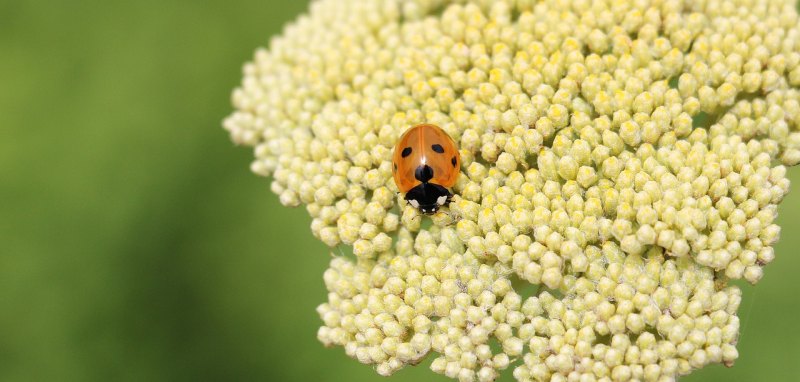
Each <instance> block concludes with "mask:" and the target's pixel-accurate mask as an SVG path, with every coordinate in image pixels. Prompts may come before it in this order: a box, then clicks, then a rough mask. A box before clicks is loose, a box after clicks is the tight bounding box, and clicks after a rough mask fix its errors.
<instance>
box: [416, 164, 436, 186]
mask: <svg viewBox="0 0 800 382" xmlns="http://www.w3.org/2000/svg"><path fill="white" fill-rule="evenodd" d="M414 178H416V179H417V180H418V181H420V182H422V183H427V182H428V181H429V180H431V179H433V169H432V168H431V167H430V166H428V165H426V164H424V165H422V166H419V167H417V169H416V170H414Z"/></svg>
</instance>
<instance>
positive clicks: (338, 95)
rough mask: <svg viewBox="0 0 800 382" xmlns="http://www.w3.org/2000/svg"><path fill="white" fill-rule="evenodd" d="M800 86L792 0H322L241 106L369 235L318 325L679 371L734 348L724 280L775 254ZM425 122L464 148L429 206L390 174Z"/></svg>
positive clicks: (309, 183)
mask: <svg viewBox="0 0 800 382" xmlns="http://www.w3.org/2000/svg"><path fill="white" fill-rule="evenodd" d="M798 85H800V24H799V19H798V14H797V11H796V10H795V5H794V3H793V2H792V1H784V0H769V1H752V0H730V1H729V0H699V1H690V0H685V1H681V0H631V1H624V0H598V1H589V0H574V1H566V0H544V1H532V0H505V1H489V0H482V1H480V0H479V1H443V0H402V1H401V0H380V1H375V0H319V1H316V2H314V3H313V4H312V7H311V10H310V12H309V14H307V15H303V16H301V17H300V18H299V19H298V20H297V21H296V22H294V23H293V24H290V25H289V26H288V27H287V28H286V30H285V32H284V33H283V34H282V35H281V36H279V37H276V38H274V39H273V40H272V41H271V44H270V48H269V49H268V50H267V49H264V50H259V51H257V53H256V56H255V59H254V60H253V62H251V63H248V64H246V65H245V69H244V80H243V82H242V85H241V87H240V88H238V89H236V90H235V91H234V94H233V103H234V106H235V108H236V111H235V112H234V113H233V114H232V115H231V116H230V117H229V118H227V119H226V120H225V122H224V126H225V128H226V129H227V130H228V131H229V132H230V135H231V137H232V139H233V141H234V142H236V143H239V144H244V145H248V146H253V147H254V148H255V155H256V159H255V161H254V162H253V163H252V170H253V171H254V172H255V173H257V174H260V175H264V176H272V178H273V181H272V190H273V191H274V192H275V193H277V194H278V195H279V196H280V201H281V202H282V203H283V204H284V205H287V206H300V205H303V206H305V208H306V209H307V211H308V213H309V214H310V215H311V216H312V218H313V221H312V224H311V230H312V232H313V234H314V236H316V237H317V238H319V239H320V240H321V241H323V242H324V243H325V244H327V245H328V246H330V247H337V246H348V247H351V248H352V252H353V253H354V254H355V259H354V260H351V259H348V258H346V257H336V258H335V259H334V260H332V262H331V266H330V268H329V269H328V270H327V271H326V272H325V275H324V280H325V284H326V285H327V287H328V289H329V291H330V293H329V295H328V301H327V302H326V303H324V304H322V305H320V307H319V308H318V312H319V315H320V317H321V318H322V321H323V322H324V325H323V326H322V327H321V328H320V330H319V333H318V337H319V339H320V341H322V342H323V343H324V344H326V345H339V346H342V347H344V350H345V351H346V352H347V354H348V355H350V356H351V357H353V358H355V359H357V360H359V361H360V362H363V363H366V364H372V365H375V367H376V369H377V372H378V373H380V374H381V375H390V374H392V373H393V372H395V371H396V370H398V369H400V368H402V367H403V366H406V365H414V364H417V363H419V362H421V360H422V359H424V358H426V357H427V356H432V357H434V358H435V359H434V360H433V363H432V364H431V369H432V370H433V371H434V372H437V373H441V374H444V375H446V376H448V377H451V378H457V379H458V380H460V381H492V380H494V379H496V378H497V377H498V375H499V373H500V372H501V371H502V370H504V369H507V368H512V369H513V372H512V373H513V375H514V377H515V378H516V379H517V380H519V381H543V380H552V381H567V380H569V381H595V380H596V381H609V380H613V381H626V380H647V381H660V380H674V379H675V378H676V377H677V376H679V375H685V374H688V373H689V372H691V371H692V370H694V369H698V368H701V367H703V366H705V365H708V364H710V363H724V364H726V365H729V366H730V365H732V364H733V362H734V361H735V359H736V358H737V356H738V353H737V350H736V347H735V345H736V341H737V337H738V333H739V319H738V317H737V315H736V313H737V309H738V306H739V303H740V300H741V291H740V290H739V289H738V288H737V287H736V286H731V285H728V281H729V280H736V279H744V280H747V281H748V282H750V283H756V282H757V281H758V280H760V279H761V277H762V276H763V267H764V266H765V265H766V264H768V263H769V262H771V261H772V260H773V258H774V256H775V254H774V251H773V244H774V243H775V242H776V241H777V239H778V236H779V232H780V229H779V227H778V226H777V225H776V224H775V223H774V220H775V218H776V216H777V205H778V204H779V203H780V202H781V200H782V199H783V197H784V196H785V195H786V194H787V192H788V191H789V180H788V179H787V178H786V171H787V166H793V165H796V164H798V163H799V162H800V90H798ZM419 123H433V124H436V125H438V126H440V127H442V128H443V129H444V130H445V131H446V132H447V133H448V134H450V135H451V136H452V137H453V139H454V140H455V141H456V142H457V143H458V144H459V147H460V154H461V158H462V162H463V163H462V168H461V171H462V173H461V175H460V178H459V181H458V182H457V184H456V185H455V186H454V188H453V191H454V193H455V194H456V196H455V198H454V201H453V202H452V203H451V205H450V208H449V209H445V210H444V212H442V213H439V214H437V215H434V216H433V217H431V218H430V219H431V220H433V224H429V223H430V220H429V218H428V217H422V216H420V214H419V212H418V211H417V210H415V209H414V208H413V207H411V206H408V205H406V204H405V203H404V202H403V199H402V195H398V193H397V188H396V186H395V184H394V182H393V180H392V172H391V154H392V149H393V147H394V144H395V142H396V140H397V138H398V137H399V136H400V135H401V134H402V133H403V132H404V131H405V130H406V129H408V128H409V127H410V126H413V125H415V124H419ZM431 353H434V354H431Z"/></svg>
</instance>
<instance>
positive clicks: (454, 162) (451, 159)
mask: <svg viewBox="0 0 800 382" xmlns="http://www.w3.org/2000/svg"><path fill="white" fill-rule="evenodd" d="M450 163H452V164H453V167H456V157H455V156H453V157H452V158H450Z"/></svg>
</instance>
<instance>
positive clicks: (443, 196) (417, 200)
mask: <svg viewBox="0 0 800 382" xmlns="http://www.w3.org/2000/svg"><path fill="white" fill-rule="evenodd" d="M452 196H453V195H452V194H451V193H450V191H447V189H446V188H444V187H442V186H440V185H438V184H433V183H420V184H418V185H417V186H416V187H414V188H412V189H411V190H409V191H408V193H406V201H407V202H408V203H409V204H411V206H413V207H414V208H416V209H418V210H419V211H420V212H422V213H423V214H426V215H431V214H434V213H436V211H438V210H439V208H440V207H441V206H443V205H445V204H447V202H449V201H450V198H451V197H452Z"/></svg>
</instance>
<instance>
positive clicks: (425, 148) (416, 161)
mask: <svg viewBox="0 0 800 382" xmlns="http://www.w3.org/2000/svg"><path fill="white" fill-rule="evenodd" d="M460 165H461V157H460V156H459V154H458V148H457V147H456V144H455V142H453V139H452V138H450V136H449V135H447V133H445V132H444V130H442V129H441V128H439V127H438V126H436V125H429V124H422V125H416V126H414V127H412V128H410V129H408V131H406V132H405V133H404V134H403V136H401V137H400V141H399V142H397V146H395V148H394V155H393V157H392V173H393V175H394V182H395V183H396V184H397V188H399V189H400V192H404V193H406V197H405V199H406V201H408V203H409V204H411V205H412V206H414V208H417V209H419V210H420V211H421V212H422V213H424V214H427V215H430V214H433V213H435V212H436V211H437V210H438V209H439V208H440V207H441V206H443V205H446V204H447V203H448V202H450V199H451V198H452V197H453V194H451V193H450V191H449V190H448V188H449V187H452V186H453V184H455V182H456V179H458V174H459V168H460Z"/></svg>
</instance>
